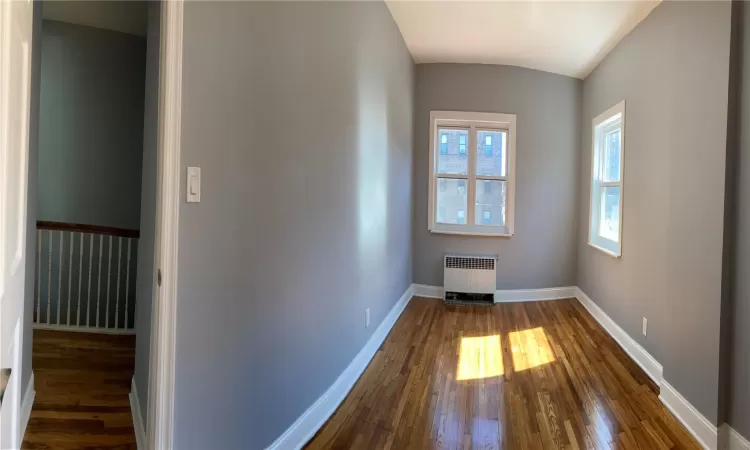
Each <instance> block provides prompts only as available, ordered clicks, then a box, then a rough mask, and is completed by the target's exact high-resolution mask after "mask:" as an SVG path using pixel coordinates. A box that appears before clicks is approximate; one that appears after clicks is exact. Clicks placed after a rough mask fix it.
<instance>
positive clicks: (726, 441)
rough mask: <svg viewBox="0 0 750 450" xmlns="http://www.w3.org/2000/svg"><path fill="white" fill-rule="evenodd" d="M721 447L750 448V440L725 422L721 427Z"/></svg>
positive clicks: (730, 449)
mask: <svg viewBox="0 0 750 450" xmlns="http://www.w3.org/2000/svg"><path fill="white" fill-rule="evenodd" d="M719 448H720V449H722V450H750V441H748V440H747V439H745V438H744V437H743V436H742V435H741V434H740V433H739V432H738V431H737V430H735V429H734V428H732V427H731V426H729V424H728V423H725V424H724V425H722V426H721V427H720V428H719Z"/></svg>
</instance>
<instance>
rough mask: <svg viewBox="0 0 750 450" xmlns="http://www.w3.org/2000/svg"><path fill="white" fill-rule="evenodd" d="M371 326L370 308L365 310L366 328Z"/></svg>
mask: <svg viewBox="0 0 750 450" xmlns="http://www.w3.org/2000/svg"><path fill="white" fill-rule="evenodd" d="M369 326H370V308H367V309H366V310H365V328H367V327H369Z"/></svg>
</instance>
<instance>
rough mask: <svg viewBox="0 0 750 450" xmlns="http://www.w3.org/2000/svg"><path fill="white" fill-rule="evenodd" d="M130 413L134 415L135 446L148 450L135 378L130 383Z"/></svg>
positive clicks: (140, 449) (141, 449)
mask: <svg viewBox="0 0 750 450" xmlns="http://www.w3.org/2000/svg"><path fill="white" fill-rule="evenodd" d="M129 397H130V412H131V413H132V414H133V430H134V431H135V445H136V448H137V449H138V450H146V429H145V428H144V427H143V415H142V414H141V404H140V402H139V401H138V388H137V387H136V385H135V377H133V379H132V381H131V382H130V395H129Z"/></svg>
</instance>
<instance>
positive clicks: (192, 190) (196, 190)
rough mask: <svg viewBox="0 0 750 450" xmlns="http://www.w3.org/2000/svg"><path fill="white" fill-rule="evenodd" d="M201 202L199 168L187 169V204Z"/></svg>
mask: <svg viewBox="0 0 750 450" xmlns="http://www.w3.org/2000/svg"><path fill="white" fill-rule="evenodd" d="M200 201H201V168H200V167H188V168H187V202H188V203H200Z"/></svg>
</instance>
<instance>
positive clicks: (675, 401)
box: [659, 380, 719, 450]
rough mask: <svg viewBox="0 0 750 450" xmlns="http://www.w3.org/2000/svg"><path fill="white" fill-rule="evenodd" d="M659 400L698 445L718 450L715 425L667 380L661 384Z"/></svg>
mask: <svg viewBox="0 0 750 450" xmlns="http://www.w3.org/2000/svg"><path fill="white" fill-rule="evenodd" d="M659 400H661V402H662V403H663V404H664V406H666V407H667V409H668V410H670V411H672V414H674V415H675V417H677V419H678V420H679V421H680V422H682V424H683V425H684V426H685V428H687V430H688V431H689V432H690V434H692V435H693V437H694V438H695V439H696V440H697V441H698V443H699V444H701V445H702V446H703V448H706V449H708V450H717V449H718V446H719V444H718V433H717V429H716V425H714V424H712V423H711V422H710V421H709V420H708V419H706V418H705V417H703V414H701V413H700V412H699V411H698V410H697V409H695V407H694V406H693V405H691V404H690V402H689V401H687V400H686V399H685V397H683V396H682V395H680V393H679V392H677V390H676V389H675V388H673V387H672V385H671V384H669V383H667V380H662V382H661V393H660V394H659Z"/></svg>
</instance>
